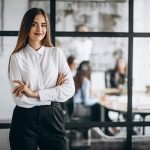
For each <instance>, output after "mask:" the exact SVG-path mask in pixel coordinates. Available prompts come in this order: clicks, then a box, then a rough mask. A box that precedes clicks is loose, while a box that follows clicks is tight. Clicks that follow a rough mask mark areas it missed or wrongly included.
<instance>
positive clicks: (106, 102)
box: [99, 92, 150, 134]
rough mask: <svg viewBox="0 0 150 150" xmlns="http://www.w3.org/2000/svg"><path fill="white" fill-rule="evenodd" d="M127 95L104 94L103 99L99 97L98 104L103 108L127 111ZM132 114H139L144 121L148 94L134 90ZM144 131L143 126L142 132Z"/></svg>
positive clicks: (149, 110)
mask: <svg viewBox="0 0 150 150" xmlns="http://www.w3.org/2000/svg"><path fill="white" fill-rule="evenodd" d="M127 100H128V98H127V95H120V96H113V95H106V96H105V97H104V98H103V99H101V98H100V101H99V102H100V105H101V106H103V107H104V108H106V109H108V110H110V111H115V112H119V113H126V112H127ZM132 112H133V114H140V115H141V116H142V118H143V122H144V121H145V117H146V115H149V114H150V94H148V93H145V92H134V93H133V98H132ZM144 133H145V130H144V127H143V134H144Z"/></svg>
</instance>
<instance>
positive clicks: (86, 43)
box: [69, 24, 93, 67]
mask: <svg viewBox="0 0 150 150" xmlns="http://www.w3.org/2000/svg"><path fill="white" fill-rule="evenodd" d="M76 32H89V28H88V26H86V25H84V24H81V25H79V26H77V27H76ZM92 48H93V41H92V40H91V39H90V38H88V37H77V38H74V39H73V41H72V43H71V45H70V47H69V53H70V54H69V56H70V55H73V56H75V58H76V64H77V67H78V66H79V64H80V63H81V62H82V61H85V60H86V61H89V60H90V56H91V51H92Z"/></svg>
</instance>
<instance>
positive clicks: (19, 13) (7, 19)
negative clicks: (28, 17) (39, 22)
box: [0, 0, 50, 31]
mask: <svg viewBox="0 0 150 150" xmlns="http://www.w3.org/2000/svg"><path fill="white" fill-rule="evenodd" d="M33 7H38V8H43V9H44V10H45V11H46V13H47V14H48V16H50V15H49V14H50V0H47V1H38V0H37V1H29V3H28V2H26V1H25V2H24V3H23V1H18V0H17V5H16V2H14V1H5V9H2V10H3V12H2V13H3V17H4V19H3V25H4V28H3V29H2V30H8V31H18V30H19V28H20V24H21V21H22V17H23V15H24V13H25V12H26V11H27V10H28V9H29V8H33ZM2 10H0V11H2ZM0 17H1V15H0ZM12 18H13V23H12ZM0 24H1V23H0Z"/></svg>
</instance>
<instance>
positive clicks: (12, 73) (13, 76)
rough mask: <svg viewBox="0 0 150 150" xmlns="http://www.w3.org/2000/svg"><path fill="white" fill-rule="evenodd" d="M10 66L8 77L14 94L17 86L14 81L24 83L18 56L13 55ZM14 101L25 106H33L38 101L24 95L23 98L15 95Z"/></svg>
mask: <svg viewBox="0 0 150 150" xmlns="http://www.w3.org/2000/svg"><path fill="white" fill-rule="evenodd" d="M9 64H10V66H9V73H8V77H9V82H10V85H11V89H12V92H13V90H14V89H15V87H16V85H15V83H14V82H13V81H14V80H19V81H22V77H21V73H20V70H19V66H18V61H17V59H16V56H14V55H11V57H10V62H9ZM13 99H14V101H15V102H17V104H19V103H20V102H21V103H22V102H23V103H24V104H30V103H31V104H32V103H33V102H34V101H35V100H37V99H36V98H30V97H28V96H26V95H25V94H22V95H21V96H17V97H16V96H15V95H14V94H13Z"/></svg>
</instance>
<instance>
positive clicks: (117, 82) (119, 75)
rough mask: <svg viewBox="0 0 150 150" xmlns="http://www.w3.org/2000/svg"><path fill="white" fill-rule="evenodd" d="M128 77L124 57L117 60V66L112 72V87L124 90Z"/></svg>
mask: <svg viewBox="0 0 150 150" xmlns="http://www.w3.org/2000/svg"><path fill="white" fill-rule="evenodd" d="M126 78H127V65H126V62H125V59H124V58H119V59H117V61H116V65H115V68H114V69H113V70H112V72H111V77H110V85H111V87H112V88H118V89H120V90H123V89H124V87H125V83H126Z"/></svg>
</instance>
